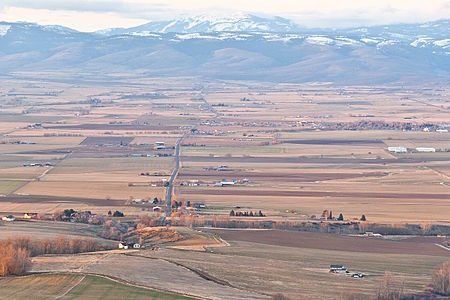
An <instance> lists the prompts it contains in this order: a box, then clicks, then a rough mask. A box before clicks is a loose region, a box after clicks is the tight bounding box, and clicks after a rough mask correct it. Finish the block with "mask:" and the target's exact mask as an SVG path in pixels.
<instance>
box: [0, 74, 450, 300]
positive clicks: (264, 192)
mask: <svg viewBox="0 0 450 300" xmlns="http://www.w3.org/2000/svg"><path fill="white" fill-rule="evenodd" d="M59 75H60V76H62V78H65V77H64V76H65V75H64V74H59ZM36 76H37V75H36ZM48 76H50V78H49V79H45V80H44V79H42V80H44V82H45V85H44V84H43V83H41V81H40V80H39V81H36V82H35V85H31V86H32V87H30V85H29V82H28V81H29V80H25V81H24V80H22V79H20V78H19V77H11V78H8V79H5V80H4V82H3V85H2V87H0V96H1V97H2V98H1V99H4V100H0V105H1V113H0V195H2V196H1V197H0V216H5V215H9V214H13V215H14V216H15V217H16V220H15V221H13V222H6V221H2V222H0V240H6V239H9V240H11V239H13V238H15V237H23V236H26V237H31V238H33V239H36V240H42V239H52V238H55V237H61V236H64V237H77V238H92V239H94V240H95V241H97V242H99V243H104V244H105V245H108V246H110V247H111V248H118V247H119V246H118V245H119V242H124V243H125V242H126V243H127V247H128V246H130V247H134V246H135V244H139V245H140V246H142V248H133V250H130V249H128V250H124V249H114V250H108V251H101V252H94V253H81V254H58V255H43V256H36V257H31V262H32V264H31V266H30V267H29V268H28V269H27V270H26V272H27V273H29V274H32V275H29V276H24V277H10V278H6V279H1V280H0V294H1V295H5V296H6V297H8V298H14V297H17V298H23V297H25V296H24V295H29V294H33V295H35V296H36V298H37V299H48V298H58V297H59V296H62V297H60V299H100V298H102V299H109V298H112V299H124V298H130V299H191V298H187V297H193V298H194V299H195V298H199V299H226V300H230V299H236V300H237V299H270V298H271V297H272V296H273V295H274V294H277V293H282V294H284V295H286V296H287V297H289V299H340V300H341V299H345V297H344V294H345V293H346V292H348V291H350V292H351V293H354V294H355V295H359V296H361V297H362V298H363V299H365V298H370V297H371V296H373V295H375V293H376V292H377V289H378V287H379V286H380V282H381V281H382V280H383V276H384V274H385V273H386V272H388V273H390V274H391V275H392V277H393V279H394V281H395V284H396V285H399V286H401V287H402V288H403V289H404V291H405V292H407V293H418V292H420V291H421V290H423V289H424V288H426V287H427V285H428V284H429V283H430V282H431V279H432V274H433V272H435V271H436V270H437V269H438V268H439V266H440V265H442V263H443V262H445V261H448V260H449V258H450V256H449V255H450V251H449V249H450V248H449V247H448V246H449V244H448V235H449V234H450V231H449V228H450V227H449V226H450V214H449V211H450V134H449V133H448V132H446V131H445V130H443V128H448V127H449V126H450V124H448V120H449V119H450V118H449V116H450V115H449V109H448V108H449V106H448V101H447V100H446V99H447V97H448V93H449V90H448V88H446V87H442V86H431V87H429V89H430V90H425V89H421V88H419V87H416V86H408V91H407V92H406V91H405V90H403V89H397V88H396V87H393V86H391V85H379V86H374V87H362V86H344V87H337V86H334V85H333V84H324V85H315V84H301V85H300V84H281V83H280V84H270V85H268V84H263V83H253V82H248V83H246V84H245V85H243V84H238V83H236V82H232V81H224V82H208V83H202V82H198V81H197V80H196V79H192V78H191V79H189V80H188V79H187V78H184V79H183V80H179V81H173V80H164V79H158V78H146V79H143V78H136V77H133V76H130V77H129V78H127V79H119V78H115V79H114V80H112V81H105V80H101V79H96V80H92V81H91V80H87V79H80V80H79V81H77V84H71V83H67V82H65V80H57V79H58V78H55V77H52V76H56V75H55V74H50V75H48ZM48 89H55V90H58V91H60V94H58V95H59V96H54V95H53V94H52V93H50V94H47V93H48ZM12 90H14V93H10V91H12ZM430 91H432V92H430ZM17 94H19V95H23V96H21V97H23V99H22V98H20V101H19V99H18V98H17V96H15V95H17ZM29 95H39V96H33V97H32V96H29ZM430 95H431V96H430ZM394 112H395V113H394ZM3 125H4V126H3ZM438 129H442V130H440V131H438ZM388 147H405V148H406V149H407V150H406V153H395V152H394V151H392V150H391V151H390V150H389V149H388ZM420 148H425V149H427V148H432V149H433V151H427V152H423V150H422V151H419V150H420ZM71 209H72V210H71ZM25 213H27V215H25ZM341 215H342V217H341ZM25 216H27V218H32V219H31V220H28V219H24V217H25ZM83 216H84V217H85V218H83ZM86 216H87V217H86ZM338 216H339V217H338ZM214 227H217V228H214ZM237 228H240V229H237ZM280 229H283V230H280ZM305 231H309V232H305ZM372 231H374V232H372ZM374 234H375V236H374ZM141 244H142V245H141ZM120 245H122V244H120ZM122 247H123V245H122ZM332 264H343V265H345V266H346V267H347V268H349V271H350V273H349V274H348V275H346V274H332V273H330V272H329V267H330V265H332ZM355 272H358V273H359V272H360V273H362V274H364V275H365V277H364V278H360V279H355V278H351V274H353V273H355ZM105 277H108V278H105ZM111 279H114V280H111ZM49 282H55V284H54V285H50V284H49ZM20 286H27V288H26V289H19V287H20ZM184 295H187V296H184ZM2 297H3V296H0V298H2Z"/></svg>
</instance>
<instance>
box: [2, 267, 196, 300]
mask: <svg viewBox="0 0 450 300" xmlns="http://www.w3.org/2000/svg"><path fill="white" fill-rule="evenodd" d="M125 269H126V268H124V270H125ZM0 299H161V300H189V299H194V298H190V297H184V296H180V295H175V294H169V293H164V292H158V291H152V290H148V289H144V288H137V287H133V286H129V285H126V284H122V283H117V282H115V281H112V280H109V279H106V278H103V277H98V276H89V275H88V276H83V275H75V274H64V275H29V276H23V277H9V278H4V279H0Z"/></svg>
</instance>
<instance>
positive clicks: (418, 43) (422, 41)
mask: <svg viewBox="0 0 450 300" xmlns="http://www.w3.org/2000/svg"><path fill="white" fill-rule="evenodd" d="M432 40H433V39H432V38H429V37H419V38H418V39H416V40H414V41H413V42H412V43H411V44H410V45H411V46H413V47H416V48H417V47H420V48H423V47H426V46H427V45H429V44H430V41H432Z"/></svg>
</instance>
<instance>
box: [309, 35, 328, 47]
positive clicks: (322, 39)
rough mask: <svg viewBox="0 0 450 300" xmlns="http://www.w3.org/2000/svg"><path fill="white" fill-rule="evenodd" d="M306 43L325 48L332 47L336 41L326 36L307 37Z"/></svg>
mask: <svg viewBox="0 0 450 300" xmlns="http://www.w3.org/2000/svg"><path fill="white" fill-rule="evenodd" d="M306 42H307V43H309V44H313V45H322V46H325V45H331V44H332V43H333V42H334V41H333V40H332V39H330V38H329V37H326V36H320V35H315V36H309V37H307V38H306Z"/></svg>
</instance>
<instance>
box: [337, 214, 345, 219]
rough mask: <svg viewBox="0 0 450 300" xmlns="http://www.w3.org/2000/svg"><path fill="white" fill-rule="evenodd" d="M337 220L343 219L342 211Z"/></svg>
mask: <svg viewBox="0 0 450 300" xmlns="http://www.w3.org/2000/svg"><path fill="white" fill-rule="evenodd" d="M338 221H344V215H343V214H342V213H340V214H339V218H338Z"/></svg>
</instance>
